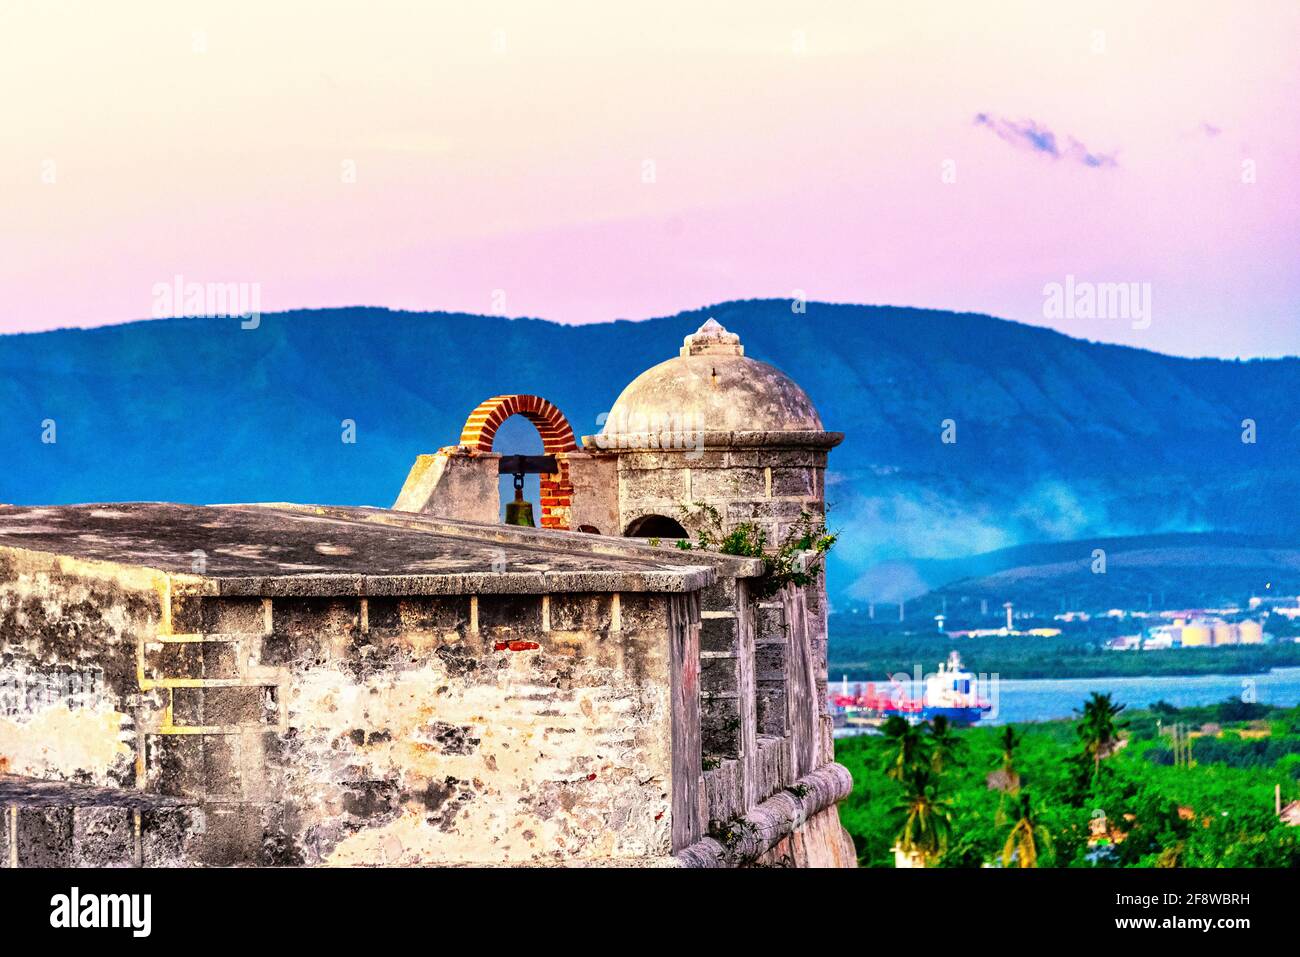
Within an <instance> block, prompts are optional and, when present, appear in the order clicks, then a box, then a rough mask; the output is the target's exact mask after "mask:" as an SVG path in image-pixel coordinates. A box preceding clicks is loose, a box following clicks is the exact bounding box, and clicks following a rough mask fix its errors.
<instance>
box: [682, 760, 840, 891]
mask: <svg viewBox="0 0 1300 957" xmlns="http://www.w3.org/2000/svg"><path fill="white" fill-rule="evenodd" d="M852 790H853V777H852V775H850V774H849V771H848V769H847V768H845V767H844V766H843V765H840V764H835V763H829V764H824V765H822V766H821V767H819V768H817V769H816V770H814V771H812V772H811V773H809V774H806V775H804V776H803V777H801V778H799V779H798V780H797V781H796V782H795V783H794V784H793V785H791V786H790V787H789V788H787V789H786V790H784V791H780V792H778V793H777V794H774V795H772V796H771V797H770V798H768V799H767V800H766V801H763V802H762V803H761V804H759V805H758V806H757V807H754V808H751V809H750V810H748V811H747V812H745V814H744V815H743V816H741V817H739V818H735V819H732V820H729V821H723V822H716V823H715V824H714V825H713V827H712V831H713V833H712V834H711V835H710V836H708V837H705V838H703V839H701V840H699V841H697V842H695V843H694V844H692V845H691V846H690V847H686V848H683V849H682V850H680V851H678V852H677V853H676V854H675V855H674V857H675V858H676V860H677V862H678V863H679V864H680V865H682V866H683V867H737V866H741V865H743V864H748V863H752V862H754V861H756V860H758V859H759V858H760V857H761V856H762V855H763V854H764V853H766V852H767V851H768V850H770V849H771V848H773V847H774V846H776V845H777V844H778V843H779V842H781V841H782V840H783V839H785V838H787V837H789V836H790V835H791V834H793V833H795V832H796V831H797V830H798V829H799V828H801V827H802V826H803V825H804V823H805V822H807V821H808V820H809V819H811V818H813V817H815V816H816V815H818V814H819V813H821V812H823V811H826V810H828V809H832V808H833V807H834V805H835V804H837V803H838V802H840V801H842V800H844V799H845V798H846V797H848V796H849V793H850V792H851V791H852ZM836 823H837V824H838V821H837V822H836Z"/></svg>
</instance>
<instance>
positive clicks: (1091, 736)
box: [1078, 691, 1125, 781]
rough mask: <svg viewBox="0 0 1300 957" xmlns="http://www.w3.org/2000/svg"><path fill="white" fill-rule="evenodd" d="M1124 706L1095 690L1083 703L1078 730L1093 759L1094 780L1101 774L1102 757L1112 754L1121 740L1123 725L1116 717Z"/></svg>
mask: <svg viewBox="0 0 1300 957" xmlns="http://www.w3.org/2000/svg"><path fill="white" fill-rule="evenodd" d="M1124 707H1125V706H1124V705H1122V704H1116V703H1115V702H1113V701H1112V700H1111V699H1110V695H1109V694H1098V693H1097V692H1095V691H1094V692H1093V693H1092V697H1090V698H1089V699H1088V700H1087V701H1085V702H1084V704H1083V712H1082V715H1081V717H1080V719H1079V727H1078V732H1079V737H1080V738H1082V739H1083V751H1084V754H1085V755H1086V756H1087V757H1089V758H1091V759H1092V779H1093V780H1094V781H1096V780H1097V778H1098V777H1100V776H1101V759H1102V758H1104V757H1106V756H1107V755H1109V754H1110V752H1111V751H1112V750H1113V749H1114V746H1115V743H1116V742H1117V741H1118V740H1119V731H1120V729H1121V728H1122V727H1123V725H1122V724H1120V723H1119V722H1117V721H1116V720H1115V718H1116V717H1117V716H1118V715H1119V713H1120V712H1121V711H1123V710H1124Z"/></svg>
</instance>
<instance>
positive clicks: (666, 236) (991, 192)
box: [0, 0, 1300, 356]
mask: <svg viewBox="0 0 1300 957" xmlns="http://www.w3.org/2000/svg"><path fill="white" fill-rule="evenodd" d="M1134 6H1138V5H1135V4H1132V3H1130V2H1127V0H1126V2H1113V3H1108V2H1102V3H1087V4H1084V3H1077V4H1064V3H1052V4H1043V3H1040V2H1025V3H1011V2H999V3H988V4H982V3H975V2H970V3H956V2H954V3H943V4H940V3H931V4H927V3H907V4H900V3H881V4H875V3H866V2H861V0H852V2H842V3H836V2H826V3H820V4H807V3H765V2H761V0H750V2H748V3H746V4H743V5H736V4H703V3H699V2H690V3H675V2H661V3H655V4H653V5H618V4H609V3H608V2H587V0H582V2H574V0H570V2H565V3H561V4H537V3H528V2H520V3H494V4H483V5H478V4H466V3H391V2H366V3H360V2H358V3H321V2H277V3H275V4H267V3H254V2H243V0H225V2H221V3H206V2H196V3H186V4H175V3H171V2H133V3H132V4H130V5H129V6H125V7H123V6H119V5H116V4H106V3H97V2H85V3H59V2H42V3H21V2H20V3H7V4H5V5H4V6H3V7H0V84H2V85H3V89H5V90H6V91H7V93H6V96H5V98H4V107H3V112H0V119H2V120H3V122H0V290H3V293H2V294H0V332H18V331H29V330H38V329H47V328H54V327H58V326H68V325H100V324H104V323H111V322H123V321H129V320H133V319H143V318H148V317H150V315H151V314H152V312H153V306H154V298H153V288H154V286H155V284H158V283H170V282H171V281H172V279H173V277H174V276H175V275H177V274H180V275H182V276H184V278H185V279H186V280H187V281H193V282H245V283H258V284H260V287H261V301H262V308H263V310H264V311H275V310H281V309H292V308H297V307H317V306H340V305H384V306H391V307H394V308H407V309H429V310H432V309H450V310H465V311H472V312H492V311H502V312H504V313H506V314H508V315H530V316H541V317H545V318H550V319H555V320H559V321H564V322H589V321H595V320H604V319H612V318H619V317H622V318H643V317H648V316H655V315H663V314H669V313H673V312H676V311H678V310H681V309H686V308H694V307H698V306H702V305H707V304H709V303H711V302H716V301H720V300H725V299H735V298H750V297H768V296H771V297H788V296H791V295H794V294H796V293H795V291H796V290H799V291H802V292H803V293H804V294H806V295H807V296H808V297H809V298H811V299H820V300H828V301H835V302H862V303H880V304H886V303H887V304H896V305H914V306H924V307H934V308H943V309H957V310H969V311H978V312H987V313H991V314H993V315H998V316H1003V317H1006V318H1011V319H1018V320H1021V321H1025V322H1032V323H1036V324H1040V325H1052V326H1054V327H1056V328H1059V329H1061V330H1062V331H1064V332H1067V333H1070V334H1072V335H1078V336H1083V337H1086V338H1090V339H1100V340H1105V341H1113V342H1124V343H1129V344H1133V345H1137V346H1141V347H1144V348H1152V349H1157V350H1159V351H1163V352H1172V353H1179V354H1187V355H1223V356H1236V355H1278V354H1295V353H1297V352H1300V316H1297V304H1298V303H1300V257H1298V256H1297V249H1300V202H1297V200H1298V199H1300V186H1298V185H1297V174H1300V110H1297V109H1296V103H1297V102H1300V57H1297V55H1296V53H1295V51H1296V50H1297V49H1300V5H1297V4H1295V3H1294V2H1289V0H1288V2H1276V3H1266V2H1261V3H1253V4H1251V5H1249V7H1248V8H1247V7H1238V6H1236V5H1230V4H1223V3H1217V2H1214V3H1210V2H1207V3H1194V2H1193V3H1188V2H1177V3H1173V2H1170V3H1151V4H1144V5H1141V9H1140V10H1133V9H1131V8H1132V7H1134ZM480 7H481V9H480ZM979 115H984V116H986V117H988V120H987V121H985V122H976V117H977V116H979ZM1049 132H1050V135H1051V136H1052V137H1053V142H1054V143H1055V147H1054V148H1053V149H1050V150H1049V149H1044V148H1037V149H1036V148H1034V146H1033V137H1035V136H1036V137H1038V143H1039V146H1040V147H1042V146H1044V145H1045V143H1046V140H1045V139H1044V137H1045V136H1046V135H1047V134H1048V133H1049ZM1089 157H1091V158H1092V162H1093V163H1095V164H1096V165H1090V164H1089V162H1087V161H1086V160H1087V159H1088V158H1089ZM648 162H650V163H653V170H654V175H653V181H652V182H647V181H646V176H645V171H646V169H647V163H648ZM347 164H354V168H355V171H356V173H355V181H354V182H350V181H347V180H348V177H347V176H345V170H347V169H350V168H352V167H350V166H347ZM946 164H947V165H946ZM945 169H947V170H949V171H955V181H953V182H945V181H944V177H943V173H944V170H945ZM949 178H950V179H951V178H953V177H951V176H950V177H949ZM1243 180H1251V181H1243ZM1067 275H1070V276H1074V277H1075V279H1076V281H1091V282H1137V283H1150V287H1151V290H1152V321H1151V324H1150V326H1149V328H1142V329H1139V328H1133V324H1132V323H1130V322H1128V321H1127V320H1123V319H1118V318H1113V319H1073V320H1069V319H1065V320H1054V319H1049V318H1047V317H1046V316H1045V315H1044V292H1043V289H1044V286H1045V284H1047V283H1053V282H1055V283H1063V282H1064V281H1065V278H1066V276H1067Z"/></svg>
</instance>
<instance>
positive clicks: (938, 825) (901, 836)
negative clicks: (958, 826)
mask: <svg viewBox="0 0 1300 957" xmlns="http://www.w3.org/2000/svg"><path fill="white" fill-rule="evenodd" d="M904 787H905V788H906V793H905V795H904V797H903V803H902V804H899V805H896V806H895V807H894V808H893V813H894V815H895V817H896V818H898V819H899V820H900V822H901V826H900V827H899V830H898V834H897V835H896V837H895V841H896V842H897V846H898V849H899V850H901V851H902V852H903V853H904V854H907V855H913V856H916V857H919V858H920V859H921V861H922V863H925V864H928V863H929V862H931V861H933V860H934V859H935V858H936V857H938V856H939V855H940V854H942V853H943V852H944V851H945V850H946V849H947V847H948V838H949V837H950V836H951V834H952V816H951V814H950V813H949V811H948V802H947V801H945V800H941V799H940V798H939V795H938V785H937V783H936V782H935V777H934V772H933V771H931V770H930V769H929V768H927V767H925V766H924V765H921V766H918V767H915V768H913V769H912V770H911V771H910V772H909V773H908V775H907V776H906V778H905V780H904Z"/></svg>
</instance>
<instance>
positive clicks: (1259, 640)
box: [1237, 621, 1264, 645]
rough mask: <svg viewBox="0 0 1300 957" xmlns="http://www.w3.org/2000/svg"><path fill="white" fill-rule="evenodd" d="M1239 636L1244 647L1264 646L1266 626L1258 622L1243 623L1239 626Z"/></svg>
mask: <svg viewBox="0 0 1300 957" xmlns="http://www.w3.org/2000/svg"><path fill="white" fill-rule="evenodd" d="M1237 636H1238V638H1239V640H1240V641H1241V643H1242V644H1243V645H1262V644H1263V643H1264V626H1263V625H1262V624H1260V623H1259V622H1257V621H1243V622H1241V623H1240V624H1238V625H1237Z"/></svg>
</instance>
